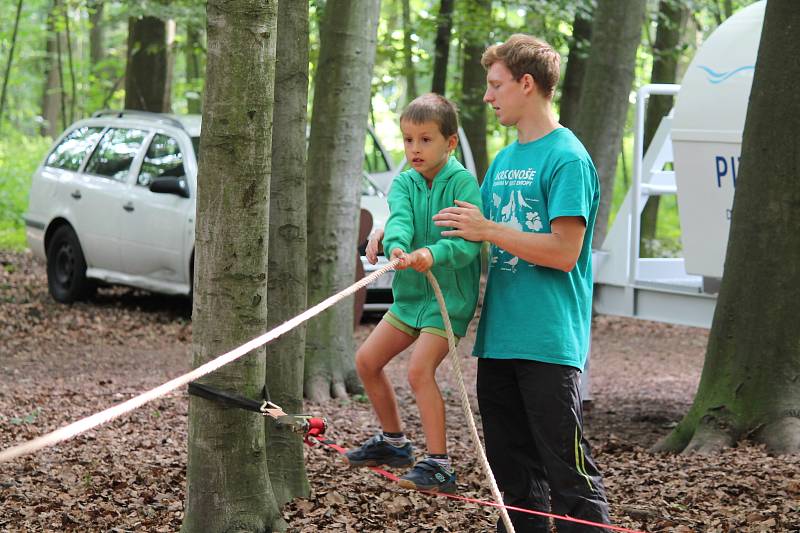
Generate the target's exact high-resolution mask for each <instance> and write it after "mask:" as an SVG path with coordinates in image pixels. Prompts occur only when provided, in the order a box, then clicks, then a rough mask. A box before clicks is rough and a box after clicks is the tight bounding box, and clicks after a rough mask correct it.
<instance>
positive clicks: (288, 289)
mask: <svg viewBox="0 0 800 533" xmlns="http://www.w3.org/2000/svg"><path fill="white" fill-rule="evenodd" d="M278 21H279V22H278V45H277V52H276V54H277V64H276V67H275V122H274V127H273V135H272V181H271V184H270V208H269V215H270V219H269V276H268V278H267V279H268V290H269V314H268V325H269V328H270V329H272V328H273V327H275V326H277V325H279V324H282V323H283V322H285V321H287V320H289V319H290V318H292V317H294V316H296V315H298V314H300V313H302V312H303V311H304V310H305V309H306V307H307V305H306V286H307V282H308V279H307V271H306V268H305V266H306V264H307V252H306V211H307V210H306V107H307V105H308V5H307V4H306V3H305V2H285V1H284V2H279V4H278ZM305 346H306V331H305V327H304V326H300V327H298V328H295V329H293V330H292V331H290V332H288V333H286V334H285V335H283V336H281V337H279V338H278V339H276V340H275V341H274V342H272V343H270V344H269V345H268V346H267V388H268V389H269V391H270V395H271V396H272V401H274V402H275V403H277V404H278V405H280V406H281V407H283V408H284V410H285V411H286V412H287V413H300V412H302V409H303V355H304V353H305ZM267 444H268V445H269V455H268V457H267V458H268V460H269V474H270V479H271V480H272V486H273V489H274V490H275V498H276V499H277V500H278V504H279V505H283V504H284V503H286V502H288V501H289V500H291V499H292V498H294V497H298V496H299V497H305V496H308V493H309V487H308V480H307V479H306V469H305V460H304V457H303V439H302V438H301V437H300V436H299V435H297V434H295V433H292V432H289V431H286V430H280V429H276V428H275V426H274V424H273V423H272V422H271V421H269V420H268V421H267Z"/></svg>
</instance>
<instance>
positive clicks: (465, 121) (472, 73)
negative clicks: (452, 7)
mask: <svg viewBox="0 0 800 533" xmlns="http://www.w3.org/2000/svg"><path fill="white" fill-rule="evenodd" d="M465 5H466V17H465V21H466V22H465V26H464V28H463V31H462V37H463V42H464V65H463V75H464V79H463V82H462V91H461V93H462V96H461V125H462V127H463V128H464V133H465V134H466V136H467V140H469V145H470V148H472V157H473V158H474V160H475V173H476V174H477V177H478V181H480V182H483V176H484V174H486V169H487V168H489V156H488V154H487V151H486V104H485V103H484V101H483V95H484V93H485V92H486V70H484V68H483V66H482V65H481V56H482V55H483V52H484V50H486V46H487V44H488V40H489V26H490V25H491V19H492V2H491V0H466V1H465Z"/></svg>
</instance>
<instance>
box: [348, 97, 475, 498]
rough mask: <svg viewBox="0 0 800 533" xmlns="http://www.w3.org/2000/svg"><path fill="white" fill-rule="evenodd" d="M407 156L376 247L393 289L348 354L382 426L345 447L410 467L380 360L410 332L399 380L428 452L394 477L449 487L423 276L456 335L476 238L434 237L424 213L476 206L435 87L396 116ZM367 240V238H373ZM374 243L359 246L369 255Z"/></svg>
mask: <svg viewBox="0 0 800 533" xmlns="http://www.w3.org/2000/svg"><path fill="white" fill-rule="evenodd" d="M400 129H401V131H402V133H403V144H404V147H405V153H406V158H407V159H408V162H409V164H410V165H411V168H410V169H409V170H407V171H405V172H403V173H401V174H400V175H398V176H397V177H396V178H395V180H394V182H393V183H392V188H391V191H390V192H389V210H390V216H389V220H388V221H387V222H386V228H385V230H384V239H383V248H384V250H386V252H387V255H388V256H389V257H390V258H392V259H395V258H400V259H401V262H400V264H399V265H398V267H397V268H396V270H397V272H396V273H395V277H394V281H393V282H392V293H393V295H394V303H393V304H392V306H391V308H390V309H389V311H388V312H387V313H386V315H385V316H384V318H383V320H382V321H381V322H380V323H379V324H378V325H377V326H376V327H375V330H373V332H372V333H371V334H370V336H369V337H368V338H367V340H366V341H364V344H362V346H361V347H360V348H359V350H358V352H357V353H356V369H357V370H358V375H359V376H360V378H361V381H362V382H363V384H364V389H365V390H366V392H367V395H368V396H369V399H370V401H371V402H372V406H373V408H374V409H375V413H376V414H377V416H378V420H379V421H380V424H381V428H382V430H383V431H382V433H381V434H379V435H376V436H375V437H372V438H371V439H369V440H368V441H367V442H365V443H364V444H363V445H362V446H360V447H359V448H356V449H354V450H350V451H349V452H347V458H348V460H349V461H350V464H351V465H354V466H361V465H368V466H377V465H389V466H411V465H412V464H414V458H413V452H412V446H411V443H410V442H409V441H408V439H406V437H405V435H404V434H403V430H402V427H401V424H400V416H399V413H398V408H397V401H396V399H395V396H394V390H393V389H392V385H391V383H390V382H389V381H388V379H387V377H386V374H385V373H384V370H383V369H384V367H385V366H386V365H387V364H388V363H389V361H391V360H392V359H393V358H394V357H395V356H396V355H397V354H398V353H400V352H402V351H403V350H405V349H406V348H408V347H409V346H410V345H411V344H412V343H414V341H415V340H416V345H415V347H414V350H413V352H412V354H411V360H410V362H409V368H408V381H409V384H410V385H411V389H412V390H413V392H414V396H415V398H416V401H417V407H418V408H419V412H420V418H421V420H422V428H423V431H424V433H425V440H426V444H427V448H428V454H427V457H426V458H425V459H424V460H422V461H420V462H418V463H417V464H416V465H415V466H414V467H413V468H412V469H411V470H410V471H409V472H408V473H406V474H405V475H404V476H402V477H401V478H400V485H401V486H403V487H406V488H416V489H423V490H431V491H440V492H455V490H456V475H455V471H454V469H453V467H452V465H451V463H450V458H449V456H448V455H447V439H446V435H445V409H444V402H443V400H442V395H441V392H440V391H439V387H438V385H437V384H436V379H435V375H436V368H437V367H438V366H439V364H440V363H441V362H442V360H443V359H444V357H445V356H446V355H447V352H448V345H447V336H446V334H445V332H444V331H443V329H442V328H443V327H444V325H443V322H442V317H441V312H440V310H439V304H438V303H437V302H436V297H435V296H434V294H433V290H432V289H431V288H430V286H429V284H428V280H427V279H426V278H425V276H424V274H423V273H424V272H425V271H426V270H431V271H432V272H433V274H434V275H435V276H436V279H437V281H438V282H439V285H440V286H441V289H442V293H443V295H444V298H445V302H446V305H447V311H448V313H449V314H450V320H451V322H452V326H453V332H454V333H455V335H457V336H459V337H461V336H464V334H465V333H466V331H467V325H468V324H469V321H470V320H471V319H472V316H473V314H474V313H475V306H476V305H477V301H478V283H479V277H480V264H479V259H478V256H479V253H480V243H475V242H468V241H465V240H464V239H461V238H459V237H454V238H442V236H441V235H440V233H441V229H440V228H438V227H436V226H435V225H434V224H433V222H432V221H431V218H432V217H433V215H434V214H435V213H437V212H438V211H439V210H440V209H443V208H444V207H446V206H449V205H453V202H454V201H456V200H462V201H466V202H470V203H471V204H475V205H480V204H481V197H480V190H479V189H478V181H477V179H476V178H475V176H473V175H472V174H470V173H469V172H468V171H467V170H466V169H465V168H464V167H463V166H462V165H461V164H460V163H459V162H458V161H457V160H456V159H455V158H454V157H452V156H451V153H452V151H453V150H454V149H455V148H456V145H457V143H458V136H457V133H458V118H457V114H456V108H455V106H454V105H453V104H452V103H451V102H450V101H449V100H447V99H446V98H444V97H443V96H439V95H437V94H433V93H430V94H426V95H423V96H420V97H419V98H416V99H415V100H414V101H412V102H411V103H410V104H409V105H408V107H407V108H406V109H405V110H404V111H403V114H402V115H401V116H400ZM373 241H374V239H373ZM375 248H376V247H375V245H374V242H373V245H372V246H371V249H370V251H369V252H368V254H367V257H368V259H369V260H370V261H371V262H373V263H374V262H375V260H376V257H375Z"/></svg>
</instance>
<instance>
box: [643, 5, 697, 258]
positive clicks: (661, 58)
mask: <svg viewBox="0 0 800 533" xmlns="http://www.w3.org/2000/svg"><path fill="white" fill-rule="evenodd" d="M688 20H689V8H688V6H687V5H686V2H685V0H661V2H660V3H659V6H658V28H657V29H656V41H655V43H654V44H653V70H652V71H651V74H650V83H675V78H676V76H677V74H678V61H679V59H680V53H681V35H682V34H683V30H684V29H685V26H686V22H687V21H688ZM672 100H673V98H672V97H671V96H665V95H654V96H651V97H650V101H649V102H648V104H647V114H646V116H645V121H644V150H645V152H647V148H648V146H650V141H651V140H653V136H654V135H655V134H656V130H657V129H658V125H659V124H660V123H661V119H662V118H663V117H664V116H665V115H666V114H667V113H669V110H670V109H672ZM658 204H659V197H658V196H651V197H650V198H648V200H647V203H646V204H645V206H644V211H642V231H641V250H642V256H644V257H652V256H653V254H654V249H653V242H654V241H655V238H656V226H657V223H658Z"/></svg>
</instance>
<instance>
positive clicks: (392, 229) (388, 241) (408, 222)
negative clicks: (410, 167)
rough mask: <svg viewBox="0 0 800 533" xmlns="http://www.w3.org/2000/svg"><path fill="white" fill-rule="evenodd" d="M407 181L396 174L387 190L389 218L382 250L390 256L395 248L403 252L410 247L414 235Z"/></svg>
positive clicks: (407, 250)
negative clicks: (389, 188) (390, 187)
mask: <svg viewBox="0 0 800 533" xmlns="http://www.w3.org/2000/svg"><path fill="white" fill-rule="evenodd" d="M409 186H413V185H409V183H408V181H407V180H405V179H403V178H402V176H398V177H397V179H395V180H394V183H392V189H391V190H390V191H389V198H388V202H389V220H387V221H386V227H385V228H384V235H383V250H384V253H385V254H386V255H387V256H391V253H392V251H393V250H394V249H395V248H399V249H400V250H401V251H403V252H409V251H410V249H411V239H412V238H413V236H414V217H413V212H412V210H411V195H410V194H409V190H408V187H409Z"/></svg>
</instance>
